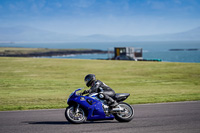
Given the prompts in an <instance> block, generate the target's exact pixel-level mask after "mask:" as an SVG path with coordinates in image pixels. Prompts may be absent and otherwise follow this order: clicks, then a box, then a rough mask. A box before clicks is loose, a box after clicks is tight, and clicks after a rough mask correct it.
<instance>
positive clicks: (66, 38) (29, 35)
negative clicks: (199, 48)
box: [0, 26, 200, 42]
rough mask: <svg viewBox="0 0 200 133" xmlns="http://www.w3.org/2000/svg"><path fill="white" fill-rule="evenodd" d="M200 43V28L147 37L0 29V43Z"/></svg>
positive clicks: (18, 27)
mask: <svg viewBox="0 0 200 133" xmlns="http://www.w3.org/2000/svg"><path fill="white" fill-rule="evenodd" d="M197 40H198V41H200V27H198V28H195V29H191V30H189V31H185V32H180V33H173V34H160V35H147V36H131V35H123V36H112V35H103V34H94V35H89V36H76V35H70V34H61V33H56V32H51V31H46V30H41V29H37V28H32V27H28V26H16V27H0V42H115V41H126V42H127V41H197Z"/></svg>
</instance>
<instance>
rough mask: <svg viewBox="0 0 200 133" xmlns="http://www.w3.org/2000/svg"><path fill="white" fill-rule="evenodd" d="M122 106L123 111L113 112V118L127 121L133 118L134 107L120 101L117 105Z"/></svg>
mask: <svg viewBox="0 0 200 133" xmlns="http://www.w3.org/2000/svg"><path fill="white" fill-rule="evenodd" d="M118 106H120V107H121V108H123V111H122V112H120V113H116V114H113V115H114V116H115V119H116V120H117V121H119V122H129V121H131V120H132V119H133V116H134V109H133V107H131V106H130V105H129V104H127V103H124V102H120V103H119V105H118Z"/></svg>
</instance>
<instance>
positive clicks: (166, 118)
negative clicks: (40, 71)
mask: <svg viewBox="0 0 200 133" xmlns="http://www.w3.org/2000/svg"><path fill="white" fill-rule="evenodd" d="M133 107H134V109H135V117H134V119H133V120H132V121H131V122H129V123H119V122H117V121H116V120H109V121H96V122H86V123H84V124H78V125H74V124H70V123H68V122H67V121H66V119H65V116H64V111H65V110H64V109H58V110H31V111H5V112H0V133H89V132H91V133H200V101H194V102H176V103H164V104H143V105H133Z"/></svg>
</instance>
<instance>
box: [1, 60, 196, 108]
mask: <svg viewBox="0 0 200 133" xmlns="http://www.w3.org/2000/svg"><path fill="white" fill-rule="evenodd" d="M89 73H93V74H95V75H96V77H97V78H98V79H99V80H102V81H103V82H105V83H106V84H107V85H109V86H110V87H112V88H113V89H114V90H115V91H116V92H117V93H123V92H124V93H130V94H131V96H130V97H129V98H128V99H127V100H126V102H128V103H130V104H141V103H160V102H175V101H193V100H200V64H199V63H167V62H134V61H110V60H78V59H44V58H9V57H0V110H26V109H48V108H65V107H66V106H67V103H66V101H67V98H68V96H69V94H71V92H72V91H73V90H74V89H76V88H79V87H85V88H86V89H88V88H87V87H86V86H85V83H84V77H85V75H87V74H89Z"/></svg>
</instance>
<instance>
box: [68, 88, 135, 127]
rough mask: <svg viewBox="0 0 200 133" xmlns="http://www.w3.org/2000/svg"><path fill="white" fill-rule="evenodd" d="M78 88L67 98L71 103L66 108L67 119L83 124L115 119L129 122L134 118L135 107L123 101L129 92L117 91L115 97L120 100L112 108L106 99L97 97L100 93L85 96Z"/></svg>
mask: <svg viewBox="0 0 200 133" xmlns="http://www.w3.org/2000/svg"><path fill="white" fill-rule="evenodd" d="M82 89H83V88H79V89H76V90H75V91H74V92H73V93H71V95H70V96H69V98H68V100H67V104H68V105H69V106H68V107H67V108H66V110H65V117H66V119H67V120H68V121H69V122H70V123H73V124H81V123H83V122H85V121H95V120H113V119H114V118H115V119H116V120H117V121H119V122H129V121H131V120H132V119H133V116H134V109H133V107H132V106H130V105H129V104H127V103H125V102H122V101H124V100H125V99H127V98H128V97H129V95H130V94H128V93H116V95H115V97H114V98H113V99H114V100H116V101H117V102H118V105H117V106H116V107H114V108H110V107H109V106H108V105H107V102H106V101H105V100H101V99H99V98H98V97H97V94H98V93H93V94H89V95H86V96H83V95H82V93H78V91H80V90H82Z"/></svg>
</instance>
